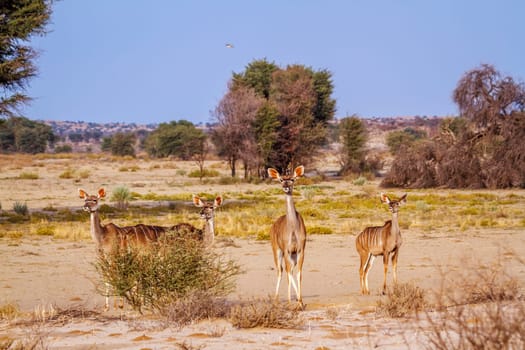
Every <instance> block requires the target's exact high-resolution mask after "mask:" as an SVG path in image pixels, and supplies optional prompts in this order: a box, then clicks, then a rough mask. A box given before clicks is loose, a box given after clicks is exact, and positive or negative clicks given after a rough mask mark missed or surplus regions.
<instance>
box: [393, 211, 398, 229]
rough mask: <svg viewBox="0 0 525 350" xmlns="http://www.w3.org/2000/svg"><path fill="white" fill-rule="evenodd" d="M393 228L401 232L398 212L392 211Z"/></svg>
mask: <svg viewBox="0 0 525 350" xmlns="http://www.w3.org/2000/svg"><path fill="white" fill-rule="evenodd" d="M392 229H393V230H394V231H395V232H399V231H400V230H399V222H398V220H397V212H394V213H392Z"/></svg>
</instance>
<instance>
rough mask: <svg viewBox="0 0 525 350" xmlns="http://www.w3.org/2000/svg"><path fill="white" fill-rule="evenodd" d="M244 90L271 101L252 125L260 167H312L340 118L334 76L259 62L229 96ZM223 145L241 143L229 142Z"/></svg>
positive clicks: (238, 80) (232, 87)
mask: <svg viewBox="0 0 525 350" xmlns="http://www.w3.org/2000/svg"><path fill="white" fill-rule="evenodd" d="M240 86H247V87H250V88H252V89H253V90H254V91H255V93H256V95H258V96H259V97H262V98H264V99H265V100H266V101H267V103H265V104H262V105H261V106H260V107H259V110H258V111H257V114H256V118H255V120H253V122H252V123H250V125H251V127H252V129H253V132H254V134H255V135H254V139H255V143H256V153H257V154H256V158H257V160H258V162H260V164H261V165H260V167H266V166H273V167H276V168H278V169H280V170H281V171H282V170H285V169H286V168H287V167H288V165H289V164H292V165H293V164H299V163H302V164H307V163H308V162H309V161H311V160H312V159H313V157H314V156H315V154H316V152H317V151H318V150H319V148H320V147H321V146H322V145H324V144H325V143H326V138H327V129H328V122H329V121H330V120H332V119H333V116H334V113H335V100H333V99H332V98H331V94H332V92H333V84H332V81H331V73H330V72H328V71H326V70H321V71H314V70H313V69H311V68H309V67H305V66H303V65H290V66H287V67H286V68H284V69H283V68H280V67H278V66H276V65H275V64H274V63H271V62H268V61H267V60H266V59H264V60H256V61H253V62H252V63H250V64H248V66H247V67H246V70H245V71H244V72H242V73H234V75H233V80H232V84H231V85H230V86H229V91H233V90H236V89H239V87H240ZM219 124H220V123H219ZM220 141H221V142H230V143H231V144H234V143H235V140H231V141H228V140H225V139H224V138H222V139H221V140H220ZM214 142H215V141H214ZM219 148H220V147H219ZM250 151H251V149H250ZM243 154H246V153H245V152H244V153H243ZM232 160H233V161H234V159H233V158H231V157H230V161H232ZM259 170H260V169H259ZM261 173H262V174H264V172H261Z"/></svg>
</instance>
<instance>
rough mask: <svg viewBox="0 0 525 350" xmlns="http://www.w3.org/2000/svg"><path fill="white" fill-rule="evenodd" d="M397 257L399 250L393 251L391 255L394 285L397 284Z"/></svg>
mask: <svg viewBox="0 0 525 350" xmlns="http://www.w3.org/2000/svg"><path fill="white" fill-rule="evenodd" d="M398 257H399V248H397V249H396V250H394V253H393V254H392V273H393V276H394V284H397V258H398Z"/></svg>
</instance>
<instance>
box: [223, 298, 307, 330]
mask: <svg viewBox="0 0 525 350" xmlns="http://www.w3.org/2000/svg"><path fill="white" fill-rule="evenodd" d="M230 322H231V323H232V325H233V326H234V327H238V328H255V327H264V328H281V329H296V328H299V327H301V326H302V325H303V324H304V319H303V318H302V317H301V315H300V313H299V308H298V307H297V306H296V305H291V304H288V303H281V302H279V301H278V300H275V299H274V298H272V297H268V298H266V299H256V300H253V301H250V302H246V303H241V304H239V305H236V306H234V307H232V309H231V312H230Z"/></svg>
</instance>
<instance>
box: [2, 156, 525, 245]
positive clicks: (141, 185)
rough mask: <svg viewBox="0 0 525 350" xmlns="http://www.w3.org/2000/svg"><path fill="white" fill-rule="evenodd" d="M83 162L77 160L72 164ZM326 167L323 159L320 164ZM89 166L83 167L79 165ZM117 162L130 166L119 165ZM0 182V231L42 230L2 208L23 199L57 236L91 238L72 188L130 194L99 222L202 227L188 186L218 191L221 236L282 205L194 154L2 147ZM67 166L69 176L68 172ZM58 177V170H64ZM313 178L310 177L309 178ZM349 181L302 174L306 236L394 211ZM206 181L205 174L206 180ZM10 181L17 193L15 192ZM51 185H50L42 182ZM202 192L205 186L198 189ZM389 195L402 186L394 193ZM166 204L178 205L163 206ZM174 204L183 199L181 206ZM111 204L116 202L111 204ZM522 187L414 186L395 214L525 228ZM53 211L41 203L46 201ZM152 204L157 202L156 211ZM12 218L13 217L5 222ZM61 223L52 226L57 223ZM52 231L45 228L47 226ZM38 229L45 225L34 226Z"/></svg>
mask: <svg viewBox="0 0 525 350" xmlns="http://www.w3.org/2000/svg"><path fill="white" fill-rule="evenodd" d="M80 163H81V164H82V168H79V167H78V164H80ZM205 167H206V168H209V169H213V170H214V171H216V172H217V173H218V174H219V175H220V177H221V178H228V176H229V172H230V170H229V168H228V166H227V165H226V163H224V162H221V161H216V160H213V161H208V162H206V165H205ZM323 167H326V164H325V163H323V164H322V166H321V167H320V168H323ZM88 168H89V169H90V172H89V173H86V170H85V169H88ZM119 168H126V169H131V171H125V172H123V171H119ZM0 169H2V173H3V176H2V181H1V182H0V192H1V193H8V194H9V195H6V196H5V198H6V199H3V200H2V207H3V212H2V216H0V231H1V232H2V235H7V234H8V233H9V232H10V231H16V232H22V233H24V234H34V233H37V234H38V232H39V231H38V230H30V229H28V226H27V225H25V224H24V222H21V221H20V220H18V221H17V218H15V217H13V216H12V214H11V211H10V210H8V208H12V206H13V204H14V203H15V202H19V203H27V205H28V207H29V208H30V214H31V223H32V224H35V219H33V218H34V217H36V218H37V219H40V218H41V217H43V216H45V221H46V222H44V224H46V223H47V222H49V223H51V224H52V225H53V226H55V230H54V232H53V237H58V238H68V239H71V240H78V239H86V240H87V239H89V237H90V235H89V225H88V216H87V215H86V214H85V213H82V212H81V213H80V215H81V216H80V217H81V218H82V220H81V221H82V222H83V223H85V225H83V226H82V227H83V228H82V232H79V231H78V229H77V227H74V229H73V230H70V233H69V232H68V230H67V229H65V228H69V227H71V226H74V225H75V224H76V221H77V219H76V217H70V218H68V217H67V216H66V215H62V214H61V213H63V211H64V210H69V212H70V213H71V214H72V216H76V215H77V214H76V213H75V211H77V210H79V209H80V206H81V205H82V203H81V202H80V201H79V200H78V198H77V192H76V189H77V187H83V188H84V189H86V190H88V191H96V189H98V187H101V186H104V187H105V188H106V189H107V190H108V192H109V193H110V195H111V193H112V191H113V190H115V189H118V188H119V187H122V186H125V187H126V188H129V190H130V192H131V194H132V199H131V200H130V203H129V204H130V207H129V208H128V210H121V211H118V212H113V213H107V215H105V216H103V220H104V222H109V221H112V222H115V223H116V224H119V225H132V224H136V223H139V222H143V223H151V224H160V225H170V224H174V223H178V222H182V221H189V222H190V223H192V224H194V225H196V226H198V227H200V226H202V223H201V221H200V219H199V217H198V211H196V210H194V208H192V206H191V196H192V194H193V193H196V194H201V195H205V196H206V197H213V196H215V195H217V194H222V195H223V197H224V198H225V204H224V206H223V207H221V208H220V210H218V212H217V217H216V225H217V227H216V229H217V232H218V234H219V235H223V236H235V237H259V239H267V238H268V235H267V232H268V231H269V227H270V225H271V224H272V222H273V221H274V220H275V218H276V217H278V216H280V215H282V214H283V213H284V200H283V197H282V196H283V195H282V193H281V191H280V189H279V188H278V186H277V185H276V184H274V183H271V182H267V181H263V182H252V183H247V182H243V181H242V179H235V181H233V182H232V181H229V182H228V181H225V182H221V181H218V180H213V181H214V182H206V183H201V182H200V181H199V179H195V178H190V177H188V174H189V173H191V172H192V171H194V170H195V169H196V165H195V164H194V163H193V162H183V161H172V160H166V159H164V160H157V159H156V160H152V159H147V158H139V159H128V158H126V157H111V156H107V155H81V154H67V155H37V156H34V157H27V156H25V155H16V156H14V155H2V156H1V157H0ZM21 173H38V178H34V179H29V180H25V181H20V180H19V179H18V178H19V175H20V174H21ZM64 174H65V175H64ZM61 175H62V177H63V178H60V177H61ZM314 180H315V181H314ZM354 180H355V179H348V180H337V181H329V180H326V179H322V178H315V179H312V178H306V179H301V181H299V182H298V184H297V186H296V193H297V195H296V196H295V204H296V207H297V209H298V211H299V212H300V213H301V214H302V215H303V217H304V219H305V222H306V225H307V228H311V233H312V234H328V233H334V234H353V235H355V234H357V233H359V232H360V231H361V230H362V229H363V228H364V227H366V226H373V225H380V224H382V223H383V222H384V221H385V220H388V219H389V218H390V214H389V212H388V210H387V208H385V207H384V206H382V205H381V203H380V201H379V199H378V197H379V192H380V191H381V189H380V188H378V181H377V180H373V179H370V180H367V182H366V184H365V185H359V184H354V183H353V182H354ZM210 181H211V180H210ZM13 188H16V189H17V191H12V189H13ZM44 188H51V189H52V191H51V192H47V191H41V190H40V189H44ZM203 190H205V191H206V192H205V193H202V192H203ZM393 192H395V193H392V194H395V195H399V194H400V193H397V192H399V191H393ZM166 202H170V203H177V204H176V205H175V206H174V207H171V208H170V207H169V204H167V203H166ZM178 203H181V205H179V204H178ZM108 204H110V205H113V203H110V202H108ZM523 206H525V191H524V190H513V191H508V190H499V191H489V190H486V191H460V190H439V191H437V190H417V191H416V190H411V191H408V203H407V205H406V207H405V208H404V210H403V213H401V215H400V225H401V228H402V230H411V229H417V230H419V231H423V232H428V233H430V234H431V233H433V232H435V231H438V230H439V231H442V232H451V233H453V234H461V232H464V231H466V230H471V229H480V230H483V229H493V228H523V227H525V212H524V211H523V210H522V208H523ZM49 207H52V208H55V209H56V211H54V212H49V211H44V208H49ZM154 208H158V209H154ZM10 220H11V221H12V222H14V221H17V222H16V225H11V223H12V222H10ZM55 222H58V223H59V224H58V225H55ZM47 233H48V234H49V235H51V232H49V231H48V232H47ZM40 234H41V231H40Z"/></svg>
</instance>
